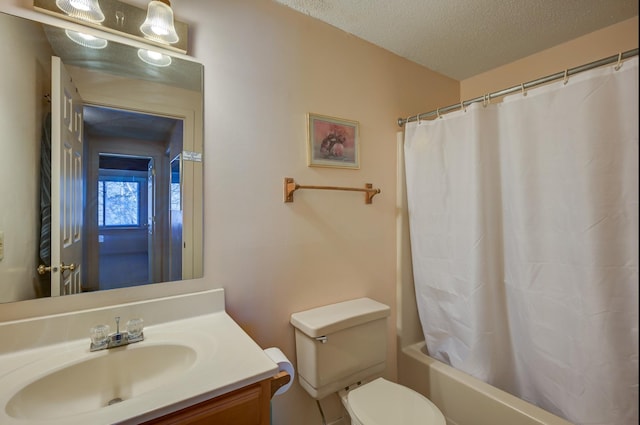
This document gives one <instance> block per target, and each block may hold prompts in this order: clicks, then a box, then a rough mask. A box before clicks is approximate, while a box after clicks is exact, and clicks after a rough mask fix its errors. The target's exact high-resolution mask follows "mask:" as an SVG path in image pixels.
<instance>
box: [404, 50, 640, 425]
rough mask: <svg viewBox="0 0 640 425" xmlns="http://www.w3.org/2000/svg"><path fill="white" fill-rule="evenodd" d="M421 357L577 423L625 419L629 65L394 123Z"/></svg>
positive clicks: (631, 215)
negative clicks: (400, 132) (399, 126)
mask: <svg viewBox="0 0 640 425" xmlns="http://www.w3.org/2000/svg"><path fill="white" fill-rule="evenodd" d="M404 144H405V167H406V177H407V197H408V207H409V223H410V234H411V249H412V259H413V270H414V280H415V287H416V298H417V303H418V310H419V314H420V319H421V323H422V326H423V329H424V333H425V339H426V343H427V348H428V350H429V354H430V355H431V356H433V357H435V358H437V359H439V360H442V361H444V362H446V363H449V364H451V365H452V366H454V367H456V368H458V369H461V370H463V371H465V372H467V373H469V374H471V375H473V376H476V377H478V378H480V379H482V380H484V381H486V382H489V383H490V384H492V385H494V386H496V387H498V388H502V389H504V390H506V391H508V392H510V393H512V394H515V395H517V396H519V397H521V398H523V399H525V400H527V401H530V402H532V403H534V404H537V405H538V406H540V407H542V408H544V409H546V410H548V411H551V412H553V413H555V414H558V415H559V416H562V417H564V418H566V419H568V420H570V421H572V422H574V423H577V424H584V425H586V424H590V425H591V424H607V425H632V424H633V425H636V424H637V423H638V342H639V341H638V59H637V57H636V58H633V59H630V60H628V61H626V62H624V64H623V66H622V67H621V68H620V69H619V70H617V71H616V70H615V69H614V67H613V66H611V67H606V68H600V69H596V70H591V71H587V72H584V73H581V74H578V75H575V76H573V77H571V78H570V79H569V80H568V82H567V83H566V84H564V82H563V81H559V82H557V83H553V84H550V85H547V86H544V87H542V88H538V89H534V90H530V91H529V92H528V93H527V95H526V96H525V95H523V94H522V93H519V94H516V95H512V96H510V97H508V98H506V99H505V100H504V102H502V103H498V104H490V105H488V106H484V105H482V104H474V105H471V106H470V107H468V108H467V110H466V111H459V112H455V113H451V114H447V115H442V117H441V118H440V119H435V120H433V121H423V122H421V123H415V122H412V123H409V124H407V126H406V129H405V143H404Z"/></svg>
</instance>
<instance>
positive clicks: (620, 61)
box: [613, 52, 622, 71]
mask: <svg viewBox="0 0 640 425" xmlns="http://www.w3.org/2000/svg"><path fill="white" fill-rule="evenodd" d="M620 68H622V52H620V53H618V64H617V65H616V66H614V67H613V69H615V70H616V71H618V70H619V69H620Z"/></svg>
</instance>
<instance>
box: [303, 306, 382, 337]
mask: <svg viewBox="0 0 640 425" xmlns="http://www.w3.org/2000/svg"><path fill="white" fill-rule="evenodd" d="M390 312H391V309H390V308H389V306H388V305H385V304H382V303H379V302H378V301H374V300H372V299H371V298H358V299H355V300H350V301H344V302H340V303H336V304H330V305H325V306H322V307H317V308H313V309H311V310H306V311H300V312H297V313H293V314H292V315H291V324H292V325H293V326H294V327H296V328H297V329H299V330H300V331H302V332H304V333H305V334H307V335H308V336H310V337H312V338H315V337H319V336H324V335H329V334H331V333H333V332H337V331H340V330H343V329H347V328H350V327H352V326H356V325H360V324H363V323H367V322H370V321H372V320H376V319H383V318H385V317H387V316H389V314H390Z"/></svg>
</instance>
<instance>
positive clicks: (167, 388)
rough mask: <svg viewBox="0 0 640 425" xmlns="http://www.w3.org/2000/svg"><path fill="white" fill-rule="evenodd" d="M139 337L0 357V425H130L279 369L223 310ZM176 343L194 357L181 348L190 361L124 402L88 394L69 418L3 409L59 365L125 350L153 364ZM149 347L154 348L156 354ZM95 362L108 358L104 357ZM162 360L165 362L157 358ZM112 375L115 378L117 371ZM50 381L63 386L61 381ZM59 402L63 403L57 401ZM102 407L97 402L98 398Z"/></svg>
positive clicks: (66, 413) (148, 330) (63, 414)
mask: <svg viewBox="0 0 640 425" xmlns="http://www.w3.org/2000/svg"><path fill="white" fill-rule="evenodd" d="M90 326H91V324H89V325H87V331H88V328H89V327H90ZM144 336H145V339H144V341H141V342H138V343H134V344H131V345H128V346H124V347H119V348H115V349H109V350H102V351H96V352H90V351H89V338H88V337H84V338H80V339H73V340H68V341H65V342H63V343H57V344H48V345H44V346H37V347H32V348H27V349H23V350H18V351H15V352H5V353H3V354H1V355H0V407H1V409H0V423H2V424H4V425H14V424H15V425H36V424H42V425H44V424H46V425H57V424H60V425H62V424H64V425H71V424H82V425H85V424H89V423H90V424H114V423H122V424H134V423H139V422H141V421H143V420H149V419H153V418H155V417H159V416H162V415H164V414H167V413H169V412H172V411H175V410H178V409H181V408H183V407H187V406H190V405H192V404H194V403H198V402H200V401H204V400H207V399H210V398H213V397H216V396H219V395H222V394H225V393H227V392H230V391H233V390H235V389H238V388H242V387H244V386H246V385H249V384H252V383H255V382H258V381H261V380H264V379H268V378H270V377H272V376H274V375H275V374H276V373H277V372H278V365H277V364H275V363H274V362H273V361H272V360H271V359H270V358H269V357H268V356H267V354H265V352H264V351H263V350H262V349H261V348H260V347H259V346H258V345H257V344H256V343H255V342H254V341H253V340H252V339H251V338H250V337H249V336H248V335H247V334H246V333H245V332H244V331H243V330H242V329H241V328H240V326H238V324H237V323H236V322H235V321H234V320H233V319H232V318H231V317H230V316H229V315H228V314H227V313H226V312H225V311H224V310H222V311H214V312H211V313H208V314H200V315H198V316H193V317H185V318H179V319H177V320H171V321H166V322H162V323H158V324H155V325H150V326H147V327H145V329H144ZM176 345H177V346H186V347H189V349H191V350H193V352H192V351H189V350H187V351H189V352H190V353H192V354H195V357H194V356H193V355H191V360H190V361H189V364H188V365H187V366H181V367H182V369H180V372H179V373H175V374H174V375H171V376H169V377H168V378H167V379H166V380H165V381H163V382H160V383H157V382H156V383H155V384H153V386H152V387H149V388H150V389H144V390H142V391H140V392H139V394H136V395H135V396H132V397H131V398H129V399H127V398H126V397H124V400H123V401H121V402H119V403H116V404H113V405H110V406H106V407H95V406H98V405H97V404H96V403H97V402H96V401H95V400H91V397H90V396H87V397H86V398H87V400H86V401H82V400H78V401H77V403H76V402H74V403H75V405H74V406H72V407H71V408H70V411H73V412H75V413H73V414H69V411H61V409H60V407H59V406H57V407H56V406H53V404H54V403H50V404H52V407H51V409H54V410H51V411H47V408H46V407H43V410H42V412H37V413H35V414H34V413H33V412H30V413H28V414H26V416H28V417H15V416H21V415H22V414H21V412H20V411H18V412H17V413H16V412H13V413H12V414H9V413H8V411H7V406H8V405H9V403H10V401H11V399H12V397H14V395H15V394H17V393H18V392H20V390H21V389H22V388H24V387H25V386H26V385H28V384H29V383H31V382H34V381H37V380H39V379H41V378H43V377H45V376H47V377H48V376H49V375H50V374H51V373H55V372H56V371H59V370H61V369H64V368H66V367H69V366H72V365H77V364H78V363H82V362H86V361H94V359H99V358H100V356H115V355H120V356H122V355H123V354H124V355H125V356H127V355H130V354H131V352H129V353H123V352H124V350H140V349H142V350H144V351H140V352H139V353H145V356H146V355H147V353H148V357H149V362H152V361H155V362H158V361H159V359H158V358H155V359H154V358H152V356H154V355H155V356H156V357H161V356H163V353H164V352H163V351H162V350H161V349H162V348H163V347H167V346H176ZM156 348H160V350H159V351H156ZM117 353H122V354H117ZM113 358H115V357H112V359H113ZM127 358H129V357H127ZM142 358H143V362H144V361H146V358H145V357H142ZM193 359H195V360H193ZM102 360H109V359H108V358H106V357H105V358H104V359H102ZM137 361H139V360H137ZM161 361H164V360H163V359H161V360H160V362H161ZM87 364H89V363H87ZM99 364H102V363H99ZM108 364H111V363H108ZM136 364H137V363H136ZM127 367H129V365H127ZM116 369H118V368H116ZM163 369H164V368H163ZM87 371H88V373H86V375H87V376H86V378H84V377H83V379H86V380H91V379H92V378H94V379H97V376H98V373H99V372H100V371H96V375H95V377H94V375H93V374H92V373H91V372H92V371H91V368H89V369H88V370H87ZM114 373H117V370H116V371H114ZM125 381H126V379H125ZM54 382H64V380H60V381H54ZM68 385H69V384H66V383H65V384H63V385H60V386H61V388H58V389H57V391H59V393H60V394H64V393H65V392H66V391H67V390H69V388H65V386H68ZM89 392H90V391H89ZM78 394H83V393H82V392H79V393H78ZM83 395H84V394H83ZM61 397H63V399H64V396H61ZM77 398H84V397H77ZM93 398H96V397H93ZM63 403H68V401H63ZM78 403H86V405H80V406H79V407H78ZM101 403H103V404H104V402H103V401H101ZM43 404H45V403H43ZM85 406H86V407H85ZM91 406H93V407H91ZM9 410H11V409H9ZM36 410H38V409H36ZM83 410H84V411H83ZM87 410H88V411H87Z"/></svg>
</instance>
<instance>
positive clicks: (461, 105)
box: [460, 100, 467, 112]
mask: <svg viewBox="0 0 640 425" xmlns="http://www.w3.org/2000/svg"><path fill="white" fill-rule="evenodd" d="M460 110H461V111H463V112H467V108H465V107H464V100H463V101H462V102H460Z"/></svg>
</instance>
